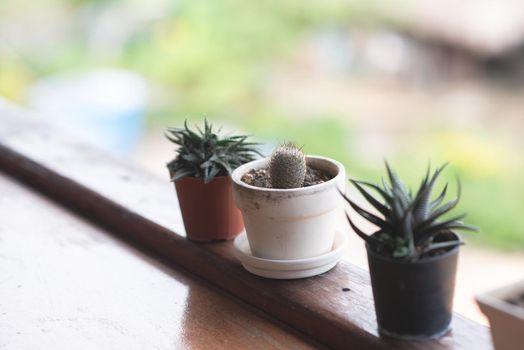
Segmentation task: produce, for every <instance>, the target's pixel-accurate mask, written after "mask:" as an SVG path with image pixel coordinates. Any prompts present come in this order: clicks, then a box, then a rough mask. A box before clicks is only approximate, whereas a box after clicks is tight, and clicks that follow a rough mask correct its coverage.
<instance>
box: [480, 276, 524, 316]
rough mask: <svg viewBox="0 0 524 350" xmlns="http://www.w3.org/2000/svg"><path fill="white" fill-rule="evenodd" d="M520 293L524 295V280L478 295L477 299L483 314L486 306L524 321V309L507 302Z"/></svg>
mask: <svg viewBox="0 0 524 350" xmlns="http://www.w3.org/2000/svg"><path fill="white" fill-rule="evenodd" d="M518 291H520V293H524V279H521V280H520V281H517V282H514V283H510V284H506V285H504V286H502V287H498V288H496V289H492V290H490V291H487V292H484V293H481V294H478V295H477V296H475V299H476V301H477V303H478V304H479V305H480V307H481V309H482V311H483V312H485V310H484V309H483V306H484V305H486V306H490V307H492V308H495V309H498V310H501V311H503V312H505V313H508V314H510V315H513V316H514V317H516V318H519V319H521V320H524V308H522V307H520V306H518V305H513V304H511V303H510V302H508V301H507V300H506V299H507V298H511V297H513V296H515V294H516V293H519V292H518Z"/></svg>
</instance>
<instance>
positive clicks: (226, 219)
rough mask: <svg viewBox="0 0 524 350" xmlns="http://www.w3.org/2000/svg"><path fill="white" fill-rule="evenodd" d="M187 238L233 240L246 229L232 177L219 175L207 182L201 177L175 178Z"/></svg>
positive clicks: (201, 240) (195, 239) (196, 239)
mask: <svg viewBox="0 0 524 350" xmlns="http://www.w3.org/2000/svg"><path fill="white" fill-rule="evenodd" d="M175 188H176V193H177V196H178V201H179V204H180V210H181V211H182V217H183V219H184V227H185V229H186V235H187V238H189V239H190V240H193V241H199V242H211V241H219V240H230V239H233V238H235V237H236V236H237V235H238V234H239V233H240V232H242V231H243V229H244V223H243V221H242V215H241V214H240V211H239V210H238V208H237V207H236V206H235V201H234V200H233V191H232V189H231V177H229V176H218V177H215V178H214V179H213V180H212V181H211V182H210V183H208V184H205V183H204V181H203V180H202V179H201V178H197V177H184V178H182V179H179V180H176V181H175Z"/></svg>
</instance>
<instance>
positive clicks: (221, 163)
mask: <svg viewBox="0 0 524 350" xmlns="http://www.w3.org/2000/svg"><path fill="white" fill-rule="evenodd" d="M196 129H197V130H196V132H195V131H193V130H191V129H189V127H188V126H187V120H186V121H185V122H184V127H183V128H168V129H167V131H166V133H165V135H166V137H167V138H168V139H169V140H170V141H171V142H173V143H174V144H176V145H177V146H179V147H178V149H177V156H176V158H175V159H173V160H172V161H171V162H169V163H168V164H167V167H168V169H169V170H170V171H171V173H172V174H173V176H172V178H171V180H172V181H176V180H178V179H180V178H183V177H186V176H193V177H200V178H202V179H203V180H204V182H205V183H209V182H210V181H211V180H213V178H214V177H215V176H225V175H229V174H231V172H232V171H233V170H234V169H235V168H237V167H238V166H240V165H242V164H244V163H247V162H250V161H252V160H254V159H255V158H256V156H257V155H259V156H262V154H261V153H260V152H259V150H258V149H257V146H258V143H255V142H247V141H246V140H247V138H248V136H246V135H234V136H224V137H220V136H219V135H218V134H217V133H215V132H213V126H212V125H211V124H210V123H209V122H208V121H207V120H205V121H204V130H202V129H200V128H199V127H198V126H197V127H196ZM217 132H220V129H219V130H218V131H217Z"/></svg>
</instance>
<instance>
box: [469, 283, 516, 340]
mask: <svg viewBox="0 0 524 350" xmlns="http://www.w3.org/2000/svg"><path fill="white" fill-rule="evenodd" d="M477 303H478V304H479V306H480V310H482V312H483V313H484V314H485V315H486V317H487V318H488V320H489V324H490V326H491V335H492V338H493V344H494V345H495V349H497V350H513V349H516V348H518V347H519V345H518V344H523V343H524V280H522V281H520V282H517V283H514V284H511V285H509V286H506V287H502V288H499V289H496V290H494V291H491V292H487V293H484V294H481V295H479V296H477Z"/></svg>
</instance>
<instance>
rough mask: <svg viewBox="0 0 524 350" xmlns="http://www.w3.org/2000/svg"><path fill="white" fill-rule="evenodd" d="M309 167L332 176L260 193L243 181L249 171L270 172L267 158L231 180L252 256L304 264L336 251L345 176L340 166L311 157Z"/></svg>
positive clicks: (251, 164)
mask: <svg viewBox="0 0 524 350" xmlns="http://www.w3.org/2000/svg"><path fill="white" fill-rule="evenodd" d="M306 162H307V164H308V165H310V166H313V167H314V168H317V169H320V170H324V171H327V172H329V173H331V174H332V175H333V176H334V177H333V178H332V179H331V180H329V181H326V182H324V183H321V184H318V185H314V186H309V187H302V188H293V189H274V188H260V187H255V186H251V185H248V184H246V183H245V182H243V181H242V180H241V178H242V176H243V175H244V174H246V173H247V172H249V171H250V170H251V169H260V168H264V167H267V166H268V163H269V158H265V159H260V160H255V161H253V162H250V163H247V164H244V165H242V166H240V167H239V168H237V169H236V170H235V171H234V172H233V174H232V175H231V177H232V179H233V191H234V197H235V201H236V205H237V207H238V208H239V209H240V211H241V212H242V216H243V218H244V224H245V227H246V233H247V238H248V241H249V246H250V248H251V252H252V253H253V255H254V256H256V257H259V258H264V259H274V260H293V259H305V258H311V257H315V256H318V255H321V254H325V253H327V252H329V251H330V250H331V249H332V248H333V243H334V239H335V232H336V231H337V227H339V223H340V220H341V216H342V215H343V209H342V208H343V202H342V197H341V196H340V193H339V190H340V191H345V187H346V173H345V170H344V167H343V166H342V164H340V163H339V162H337V161H335V160H331V159H329V158H324V157H318V156H308V157H307V158H306Z"/></svg>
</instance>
